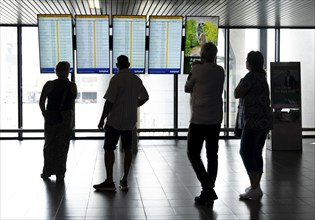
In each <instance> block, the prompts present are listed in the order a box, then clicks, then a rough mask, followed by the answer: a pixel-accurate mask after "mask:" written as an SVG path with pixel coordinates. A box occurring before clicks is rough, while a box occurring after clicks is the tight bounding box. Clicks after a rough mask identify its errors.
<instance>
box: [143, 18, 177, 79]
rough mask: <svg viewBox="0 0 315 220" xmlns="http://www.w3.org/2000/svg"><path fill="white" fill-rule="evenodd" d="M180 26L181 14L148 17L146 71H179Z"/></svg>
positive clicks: (174, 72) (158, 72) (153, 72)
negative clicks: (147, 59)
mask: <svg viewBox="0 0 315 220" xmlns="http://www.w3.org/2000/svg"><path fill="white" fill-rule="evenodd" d="M182 26H183V17H182V16H151V17H150V29H149V30H150V35H149V68H148V73H151V74H179V73H180V66H181V46H182V29H183V27H182Z"/></svg>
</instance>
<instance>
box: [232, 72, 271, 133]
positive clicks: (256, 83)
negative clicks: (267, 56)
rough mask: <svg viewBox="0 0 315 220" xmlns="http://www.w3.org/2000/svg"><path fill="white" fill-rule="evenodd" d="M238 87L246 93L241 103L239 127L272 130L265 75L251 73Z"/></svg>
mask: <svg viewBox="0 0 315 220" xmlns="http://www.w3.org/2000/svg"><path fill="white" fill-rule="evenodd" d="M238 86H239V87H240V88H241V89H242V91H244V92H245V95H244V96H243V97H241V98H240V101H239V119H238V121H239V127H240V128H245V129H252V130H269V129H271V128H272V111H271V107H270V98H269V86H268V83H267V79H266V76H265V74H263V73H257V72H249V73H247V74H246V75H245V77H244V78H242V79H241V81H240V83H239V85H238Z"/></svg>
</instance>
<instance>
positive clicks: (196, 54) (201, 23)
mask: <svg viewBox="0 0 315 220" xmlns="http://www.w3.org/2000/svg"><path fill="white" fill-rule="evenodd" d="M218 30H219V17H217V16H210V17H186V22H185V53H184V73H186V74H189V73H190V71H191V66H192V63H193V62H194V61H195V60H200V49H201V47H202V45H203V44H204V43H206V42H212V43H214V44H215V45H217V43H218Z"/></svg>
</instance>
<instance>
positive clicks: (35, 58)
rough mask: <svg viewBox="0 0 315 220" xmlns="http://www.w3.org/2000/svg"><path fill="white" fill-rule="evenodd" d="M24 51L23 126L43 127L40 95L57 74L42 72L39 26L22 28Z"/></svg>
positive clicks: (31, 127)
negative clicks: (40, 65)
mask: <svg viewBox="0 0 315 220" xmlns="http://www.w3.org/2000/svg"><path fill="white" fill-rule="evenodd" d="M22 51H23V53H22V85H23V96H22V98H23V106H22V108H23V128H25V129H43V128H44V119H43V116H42V113H41V111H40V108H39V105H38V103H39V97H40V94H41V91H42V88H43V86H44V84H45V83H46V82H47V81H48V80H53V79H55V78H56V75H55V74H41V73H40V67H39V48H38V33H37V27H23V28H22ZM24 136H25V137H27V136H32V137H34V134H32V133H24ZM41 136H43V134H41Z"/></svg>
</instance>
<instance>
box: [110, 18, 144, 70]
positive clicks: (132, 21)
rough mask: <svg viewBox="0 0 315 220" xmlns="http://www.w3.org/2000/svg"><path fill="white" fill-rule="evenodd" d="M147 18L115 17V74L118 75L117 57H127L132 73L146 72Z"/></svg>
mask: <svg viewBox="0 0 315 220" xmlns="http://www.w3.org/2000/svg"><path fill="white" fill-rule="evenodd" d="M145 22H146V17H145V16H113V72H114V73H117V72H118V68H117V67H116V62H117V57H119V56H120V55H126V56H127V57H128V58H129V62H130V71H131V72H132V73H136V74H141V73H144V72H145V36H146V33H145V31H146V23H145Z"/></svg>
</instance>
